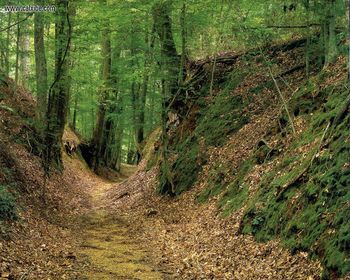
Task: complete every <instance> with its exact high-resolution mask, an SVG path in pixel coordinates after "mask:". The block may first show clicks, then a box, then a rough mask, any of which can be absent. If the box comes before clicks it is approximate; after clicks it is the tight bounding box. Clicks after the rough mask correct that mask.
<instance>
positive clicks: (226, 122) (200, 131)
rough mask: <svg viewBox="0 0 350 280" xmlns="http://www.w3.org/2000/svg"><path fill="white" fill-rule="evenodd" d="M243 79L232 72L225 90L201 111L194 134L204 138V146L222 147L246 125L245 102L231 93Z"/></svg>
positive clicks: (240, 75) (247, 118) (243, 75)
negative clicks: (230, 136)
mask: <svg viewBox="0 0 350 280" xmlns="http://www.w3.org/2000/svg"><path fill="white" fill-rule="evenodd" d="M244 77H245V73H238V72H233V74H232V76H231V77H230V79H229V82H227V84H226V88H225V89H224V90H223V91H221V92H220V93H219V94H218V95H217V96H216V97H215V99H214V100H213V103H211V104H210V106H206V108H203V109H202V112H201V116H200V117H199V121H198V126H197V127H196V130H195V133H196V135H198V136H200V137H204V139H205V144H206V145H210V146H221V145H223V144H224V143H225V142H226V141H227V139H228V136H229V135H231V134H232V133H234V132H236V131H237V130H239V129H240V128H241V127H242V126H243V125H245V124H246V123H248V121H249V117H248V116H247V115H245V114H244V113H243V110H244V108H245V106H246V105H247V104H246V102H245V101H243V98H242V97H241V96H238V95H234V94H233V93H232V92H233V90H234V89H235V88H236V87H237V86H238V85H239V84H240V82H241V81H243V79H244Z"/></svg>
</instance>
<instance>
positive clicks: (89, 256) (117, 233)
mask: <svg viewBox="0 0 350 280" xmlns="http://www.w3.org/2000/svg"><path fill="white" fill-rule="evenodd" d="M94 181H95V183H94V186H92V189H91V191H90V194H91V202H92V208H91V210H90V211H88V212H87V213H86V214H84V215H82V216H81V217H80V224H81V225H80V227H79V229H80V230H81V232H77V234H81V237H78V238H79V239H81V240H82V241H81V244H80V246H79V248H80V249H79V252H78V255H79V256H81V257H83V258H84V259H85V260H86V263H88V265H87V267H85V268H84V270H83V272H82V277H83V278H80V279H86V280H87V279H89V280H90V279H91V280H100V279H101V280H102V279H103V280H105V279H106V280H109V279H111V280H112V279H113V280H114V279H128V280H132V279H145V280H147V279H152V280H157V279H163V277H162V275H161V273H159V272H157V271H156V270H155V269H154V268H153V267H152V265H151V264H150V263H149V261H148V260H147V252H146V251H145V250H144V249H142V246H141V244H140V243H139V242H137V241H136V240H135V239H134V238H132V237H131V236H130V235H129V234H128V231H129V228H128V224H127V223H126V221H124V220H123V219H121V218H119V217H117V216H116V215H113V213H111V212H110V211H109V209H107V208H106V207H105V205H106V203H105V200H106V197H105V193H106V192H107V191H108V190H110V189H111V188H112V187H113V188H115V187H117V184H116V183H110V182H106V181H103V180H102V179H100V180H99V179H95V180H94ZM119 184H121V183H119Z"/></svg>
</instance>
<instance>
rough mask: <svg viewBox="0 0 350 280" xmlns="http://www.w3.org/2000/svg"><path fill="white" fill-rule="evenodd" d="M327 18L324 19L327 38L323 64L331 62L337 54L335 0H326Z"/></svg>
mask: <svg viewBox="0 0 350 280" xmlns="http://www.w3.org/2000/svg"><path fill="white" fill-rule="evenodd" d="M326 13H327V19H326V30H325V32H326V33H327V40H326V61H325V66H327V65H329V64H330V63H333V62H334V61H335V59H336V58H337V55H338V49H337V38H336V32H335V21H336V11H335V0H328V1H327V11H326Z"/></svg>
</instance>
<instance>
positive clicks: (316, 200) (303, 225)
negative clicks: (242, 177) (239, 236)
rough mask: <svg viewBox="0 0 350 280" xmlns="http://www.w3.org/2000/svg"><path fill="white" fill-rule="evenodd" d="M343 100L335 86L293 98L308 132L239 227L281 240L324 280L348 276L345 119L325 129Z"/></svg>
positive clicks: (349, 194)
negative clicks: (318, 266) (320, 270)
mask: <svg viewBox="0 0 350 280" xmlns="http://www.w3.org/2000/svg"><path fill="white" fill-rule="evenodd" d="M324 78H325V77H324V74H321V75H320V76H319V77H318V79H320V80H321V81H322V80H323V79H324ZM315 82H317V81H315ZM318 82H319V83H321V82H320V81H318ZM343 84H346V82H344V83H343ZM347 95H348V90H347V89H346V88H345V87H344V86H343V85H334V84H333V85H329V86H327V87H325V88H323V89H322V90H320V91H319V92H315V86H314V85H312V84H308V85H307V86H306V87H305V88H303V89H301V90H300V91H299V92H298V93H297V94H296V95H295V97H294V98H293V99H292V102H291V108H292V109H293V112H294V113H295V114H297V115H300V116H303V117H305V118H306V119H309V120H310V127H309V129H308V130H306V131H305V132H304V133H303V134H302V135H301V136H300V137H297V138H296V139H295V140H294V141H293V143H291V145H290V148H289V150H288V151H286V152H285V154H284V157H283V159H282V161H281V162H280V164H278V165H277V166H276V168H274V169H273V170H272V171H271V172H269V173H267V174H265V175H264V177H263V178H262V181H261V184H260V186H259V191H258V192H257V194H256V195H255V197H254V198H253V199H252V200H251V201H249V203H248V206H247V210H246V213H245V216H244V218H243V221H242V231H243V233H252V234H254V235H255V237H256V238H257V240H259V241H267V240H271V239H273V238H275V237H276V236H280V237H281V238H282V242H283V244H284V245H285V246H287V247H288V248H289V249H290V250H291V251H292V252H297V251H300V250H303V251H304V250H308V251H310V252H311V254H310V255H311V256H312V257H318V258H320V260H321V261H322V263H323V264H324V266H325V268H326V270H325V273H324V278H325V279H328V275H329V274H328V273H329V271H333V272H334V271H336V272H337V273H338V274H339V275H345V274H346V273H347V272H349V271H350V222H349V214H350V202H349V201H350V188H349V187H350V146H349V141H350V132H349V129H348V128H349V125H350V116H349V115H348V116H346V117H345V118H344V119H343V120H342V122H341V123H340V124H339V125H338V126H336V127H332V126H331V128H330V129H329V130H327V129H326V127H327V125H328V124H330V123H332V121H333V120H334V118H335V117H336V115H337V113H338V112H339V108H340V107H341V106H339V104H342V103H343V102H344V100H345V99H346V96H347ZM325 132H326V137H325V139H324V140H323V143H321V148H320V149H319V144H320V141H321V140H322V135H323V134H324V133H325ZM327 132H329V133H327ZM297 151H298V152H297Z"/></svg>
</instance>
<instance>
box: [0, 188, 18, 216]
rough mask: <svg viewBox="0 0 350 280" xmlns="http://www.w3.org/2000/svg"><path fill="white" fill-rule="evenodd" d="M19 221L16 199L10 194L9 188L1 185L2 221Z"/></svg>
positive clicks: (0, 211) (0, 204) (0, 209)
mask: <svg viewBox="0 0 350 280" xmlns="http://www.w3.org/2000/svg"><path fill="white" fill-rule="evenodd" d="M17 219H18V215H17V206H16V200H15V197H14V196H13V195H12V194H11V193H10V192H9V190H8V187H6V186H3V185H0V221H8V220H17Z"/></svg>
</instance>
